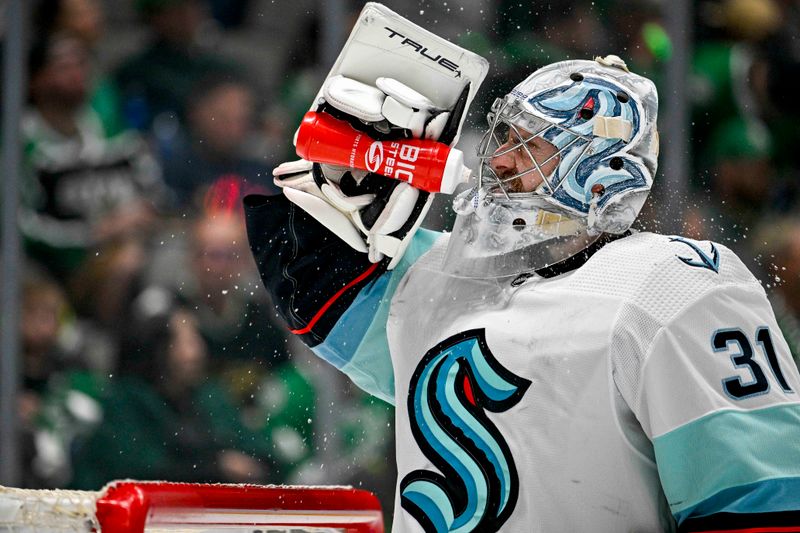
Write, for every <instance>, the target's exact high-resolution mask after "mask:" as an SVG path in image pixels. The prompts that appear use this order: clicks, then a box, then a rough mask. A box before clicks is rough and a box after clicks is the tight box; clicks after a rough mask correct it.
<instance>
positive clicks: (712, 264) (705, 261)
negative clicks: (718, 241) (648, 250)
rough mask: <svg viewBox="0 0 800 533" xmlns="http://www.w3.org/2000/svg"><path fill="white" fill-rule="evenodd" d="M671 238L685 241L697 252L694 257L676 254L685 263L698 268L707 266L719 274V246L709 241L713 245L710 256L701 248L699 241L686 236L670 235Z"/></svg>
mask: <svg viewBox="0 0 800 533" xmlns="http://www.w3.org/2000/svg"><path fill="white" fill-rule="evenodd" d="M669 240H670V242H680V243H683V244H685V245H686V246H688V247H689V248H691V249H692V250H693V251H694V252H695V254H696V255H695V256H694V257H684V256H682V255H676V257H677V258H678V259H680V260H681V261H683V262H684V263H685V264H687V265H689V266H693V267H698V268H707V269H708V270H711V271H713V272H715V273H716V274H719V250H717V246H716V245H715V244H714V243H713V242H709V244H710V245H711V255H710V256H709V255H708V254H707V253H706V252H705V251H704V250H703V249H702V248H700V245H699V243H697V242H695V241H692V240H689V239H686V238H684V237H670V238H669Z"/></svg>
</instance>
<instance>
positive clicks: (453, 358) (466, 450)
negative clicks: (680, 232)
mask: <svg viewBox="0 0 800 533" xmlns="http://www.w3.org/2000/svg"><path fill="white" fill-rule="evenodd" d="M435 239H438V240H435ZM426 240H427V244H425V242H426ZM434 240H435V243H434ZM446 241H447V237H446V236H444V237H441V238H439V237H434V236H433V235H432V234H430V233H425V232H422V233H420V234H418V236H417V237H415V245H413V246H412V247H411V248H410V249H409V252H407V257H406V258H404V260H403V264H402V265H401V266H400V267H398V269H396V270H395V271H392V272H387V273H386V274H384V275H383V276H382V277H381V278H379V279H378V280H377V281H376V282H374V283H372V284H371V285H370V286H368V287H367V288H365V289H364V290H362V292H361V293H360V294H359V296H358V298H357V299H356V301H355V302H354V303H353V304H352V306H351V307H350V308H349V309H348V311H347V312H346V313H345V314H344V315H343V316H342V317H341V319H339V321H338V322H337V324H336V326H335V327H334V329H333V331H331V333H330V334H329V335H328V338H327V339H326V340H325V342H324V343H322V344H321V345H319V346H317V347H315V348H314V351H315V352H317V353H318V354H319V355H320V356H322V357H323V358H325V359H327V360H329V361H332V362H334V363H335V364H336V366H338V367H339V368H341V369H342V370H344V371H345V372H347V373H348V374H349V375H350V376H351V377H352V378H353V379H354V381H356V382H357V383H359V384H360V385H361V386H362V387H363V388H365V389H366V390H368V391H370V392H372V393H374V394H376V395H378V396H382V397H384V398H386V399H388V400H390V401H393V403H394V404H395V406H396V427H397V460H398V473H399V474H398V487H397V497H396V511H395V518H394V531H395V532H417V531H463V532H467V531H480V532H488V531H512V532H518V531H525V532H565V531H569V532H582V531H587V532H588V531H591V532H609V533H611V532H613V533H619V532H645V531H647V532H650V531H671V530H674V529H675V528H676V527H680V530H681V531H712V530H714V531H727V530H730V531H733V530H735V529H736V530H741V529H742V527H744V526H747V525H748V524H761V523H763V522H759V520H764V519H765V518H767V517H769V520H771V521H770V522H769V523H770V524H782V525H783V526H786V524H789V525H791V524H794V525H796V526H800V519H799V518H798V513H797V511H798V510H800V398H798V396H799V394H798V392H799V391H800V377H798V372H797V369H796V367H795V366H794V363H793V361H792V358H791V355H790V353H789V349H788V347H787V345H786V343H785V341H784V339H783V336H782V335H781V332H780V330H779V329H778V326H777V324H776V321H775V317H774V315H773V313H772V310H771V308H770V306H769V304H768V302H767V299H766V296H765V294H764V291H763V289H762V287H761V286H760V284H759V283H758V281H757V280H756V279H755V278H754V277H753V276H752V275H751V274H750V272H749V271H748V270H747V269H746V267H745V266H744V265H743V264H742V263H741V261H740V260H739V259H738V258H737V257H736V256H735V255H734V254H733V253H732V252H731V251H729V250H728V249H727V248H725V247H723V246H721V245H719V244H714V243H711V242H698V241H692V240H688V239H683V238H680V237H667V236H661V235H656V234H651V233H639V234H634V235H632V236H630V237H626V238H623V239H619V240H617V241H614V242H611V243H610V244H607V245H606V246H604V247H603V248H601V249H600V250H599V251H598V252H597V253H595V254H594V255H593V256H591V257H590V258H589V260H588V261H587V262H586V263H585V264H584V265H582V266H581V267H580V268H578V269H576V270H573V271H571V272H567V273H564V274H561V275H559V276H556V277H552V278H543V277H540V276H538V275H531V276H519V277H516V278H514V277H512V278H507V279H484V280H478V279H465V278H455V277H450V276H448V275H446V274H444V273H443V272H442V258H443V255H444V250H445V248H446ZM431 245H432V247H431ZM427 248H430V249H429V250H427V251H425V250H426V249H427ZM423 252H424V253H423ZM754 517H755V518H754ZM780 520H783V521H782V522H781V521H780ZM783 526H782V527H783ZM726 528H727V529H726ZM790 530H791V529H774V531H790ZM754 531H755V530H754ZM758 531H773V529H758Z"/></svg>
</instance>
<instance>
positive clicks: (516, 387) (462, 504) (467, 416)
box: [400, 329, 531, 532]
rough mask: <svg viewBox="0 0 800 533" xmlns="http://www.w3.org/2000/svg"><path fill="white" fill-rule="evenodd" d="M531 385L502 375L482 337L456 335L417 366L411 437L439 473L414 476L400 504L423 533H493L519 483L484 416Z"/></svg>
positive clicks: (503, 407) (410, 409)
mask: <svg viewBox="0 0 800 533" xmlns="http://www.w3.org/2000/svg"><path fill="white" fill-rule="evenodd" d="M530 384H531V382H530V381H528V380H527V379H524V378H521V377H519V376H516V375H514V374H512V373H511V372H510V371H509V370H508V369H506V368H503V367H502V366H501V365H500V363H498V361H497V359H495V357H494V355H492V353H491V351H490V350H489V347H488V345H487V344H486V338H485V333H484V330H483V329H475V330H470V331H465V332H463V333H459V334H457V335H454V336H452V337H450V338H448V339H446V340H444V341H442V342H441V343H439V344H438V345H437V346H435V347H434V348H432V349H431V350H429V351H428V353H427V354H425V357H423V358H422V361H420V363H419V365H418V366H417V368H416V370H415V371H414V375H413V376H412V378H411V386H410V390H409V396H408V412H409V417H410V423H411V429H412V432H413V433H414V438H415V440H416V441H417V444H418V445H419V447H420V449H421V450H422V452H423V453H424V454H425V456H426V457H427V458H428V459H429V460H430V461H431V462H432V463H433V464H434V465H435V466H436V468H438V469H439V472H441V473H439V472H433V471H428V470H415V471H413V472H411V473H410V474H408V475H407V476H405V477H404V478H403V481H402V483H401V484H400V489H401V504H402V506H403V509H405V510H406V511H408V512H409V513H410V514H411V515H412V516H413V517H414V518H415V519H416V520H417V522H419V523H420V524H421V525H422V527H423V528H424V529H425V531H427V532H440V531H459V532H468V531H482V532H484V531H485V532H489V531H498V530H499V529H500V527H501V526H502V525H503V523H504V522H505V521H506V520H508V517H509V516H511V513H512V512H513V511H514V506H515V505H516V503H517V495H518V490H519V477H518V474H517V469H516V466H515V465H514V458H513V457H512V456H511V452H510V450H509V448H508V445H507V444H506V442H505V440H504V438H503V435H501V434H500V431H499V430H498V429H497V427H496V426H495V425H494V424H493V423H492V421H491V420H490V419H489V417H488V416H487V415H486V411H487V410H488V411H491V412H494V413H500V412H503V411H506V410H508V409H509V408H511V407H513V406H514V405H516V404H517V402H519V401H520V399H522V396H523V395H524V394H525V391H527V389H528V387H529V386H530Z"/></svg>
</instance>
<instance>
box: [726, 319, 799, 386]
mask: <svg viewBox="0 0 800 533" xmlns="http://www.w3.org/2000/svg"><path fill="white" fill-rule="evenodd" d="M755 337H756V344H757V345H758V347H759V348H760V349H761V352H763V354H764V356H765V357H766V360H767V363H768V364H769V368H770V370H771V371H772V375H773V377H774V378H775V380H776V381H777V382H778V384H779V385H780V387H781V389H783V392H786V393H791V392H794V391H793V390H792V389H791V387H789V384H788V383H787V382H786V378H785V377H784V376H783V371H781V366H780V363H779V362H778V356H777V354H776V353H775V346H774V345H773V343H772V337H771V336H770V333H769V328H767V327H760V328H758V329H757V330H756V336H755ZM711 345H712V347H713V348H714V351H715V352H726V353H728V352H733V353H731V354H730V358H731V362H732V363H733V366H735V367H736V368H746V369H748V370H749V371H750V374H751V375H752V379H751V380H750V381H748V382H743V381H742V378H741V377H739V376H732V377H729V378H725V379H723V380H722V387H723V388H724V389H725V392H726V393H727V394H728V396H730V397H731V398H734V399H736V400H742V399H744V398H749V397H750V396H758V395H760V394H766V393H767V392H769V388H770V383H769V380H768V379H767V376H766V374H765V373H764V370H762V368H761V365H759V364H758V362H757V361H756V360H755V359H753V356H754V354H755V352H754V350H753V345H752V344H751V343H750V340H749V339H748V338H747V335H745V333H744V332H743V331H742V330H741V329H739V328H731V329H720V330H717V331H715V332H714V335H713V336H712V337H711Z"/></svg>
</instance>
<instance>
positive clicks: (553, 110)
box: [445, 56, 658, 277]
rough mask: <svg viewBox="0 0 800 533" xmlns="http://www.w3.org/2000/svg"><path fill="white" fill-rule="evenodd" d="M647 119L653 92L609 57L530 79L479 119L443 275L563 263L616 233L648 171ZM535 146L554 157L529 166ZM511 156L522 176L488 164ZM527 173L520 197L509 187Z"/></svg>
mask: <svg viewBox="0 0 800 533" xmlns="http://www.w3.org/2000/svg"><path fill="white" fill-rule="evenodd" d="M657 114H658V95H657V93H656V88H655V85H654V84H653V83H652V82H651V81H650V80H648V79H647V78H644V77H642V76H639V75H636V74H633V73H631V72H629V71H628V69H627V66H626V65H625V63H624V62H623V61H622V60H621V59H620V58H618V57H617V56H606V57H604V58H596V59H595V60H594V61H586V60H580V61H578V60H576V61H562V62H559V63H554V64H552V65H549V66H546V67H544V68H541V69H539V70H537V71H536V72H534V73H533V74H531V75H530V76H529V77H528V78H527V79H525V80H524V81H523V82H522V83H520V84H519V85H517V86H516V87H515V88H514V89H513V90H512V91H511V92H510V93H509V94H507V95H506V96H505V97H503V98H498V99H497V100H496V101H495V102H494V104H493V105H492V109H491V111H490V113H489V114H488V117H487V118H488V122H489V128H488V130H487V132H486V134H485V135H484V137H483V138H482V140H481V142H480V144H479V146H478V157H479V158H480V161H481V166H480V168H479V170H478V173H477V177H476V179H475V183H473V187H472V188H471V189H469V190H467V191H465V192H463V193H461V194H460V195H458V196H457V197H456V198H455V200H454V203H453V207H454V209H455V211H456V213H457V214H458V218H457V219H456V224H455V227H454V229H453V234H452V235H451V237H450V244H449V247H448V251H447V255H446V258H445V268H446V269H447V270H448V271H450V272H451V273H453V274H455V275H461V276H467V277H483V276H487V277H489V276H504V275H514V274H518V273H520V272H525V271H530V270H535V269H540V268H543V267H546V266H549V265H553V264H555V263H558V262H560V261H563V260H564V259H567V258H569V257H570V256H572V255H574V254H576V253H578V252H580V251H582V250H583V249H585V248H586V247H588V246H590V245H591V244H592V243H593V242H594V241H595V240H597V239H598V238H599V237H600V236H601V235H602V234H603V233H611V234H621V233H624V232H626V231H627V230H628V229H629V228H630V226H631V224H633V222H634V220H635V219H636V217H637V216H638V214H639V211H640V210H641V208H642V206H643V205H644V202H645V200H646V198H647V195H648V194H649V192H650V188H651V186H652V183H653V177H654V176H655V173H656V165H657V158H658V132H657V129H656V117H657ZM535 139H543V140H544V141H547V143H549V145H552V147H554V148H555V152H554V153H552V154H550V155H549V156H548V157H547V158H546V159H544V160H542V158H541V157H539V158H538V159H537V157H535V156H534V154H533V153H532V152H531V146H533V144H532V143H533V141H534V140H535ZM552 147H551V149H552ZM515 151H519V152H517V153H518V154H522V156H523V159H524V160H525V161H527V162H529V164H528V165H526V168H521V169H520V168H516V169H515V172H514V173H513V174H512V175H505V174H501V173H499V172H497V170H496V168H494V165H493V164H492V160H493V159H496V158H498V157H501V156H504V155H505V154H508V153H512V152H515ZM553 161H555V164H554V163H553ZM551 169H552V170H551ZM531 173H533V174H534V175H536V176H537V179H536V180H535V181H536V182H537V183H538V182H539V181H540V183H539V184H538V186H536V188H535V190H533V191H530V192H520V188H519V187H518V186H514V185H515V184H519V183H520V180H521V179H524V178H525V176H526V175H528V174H531Z"/></svg>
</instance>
